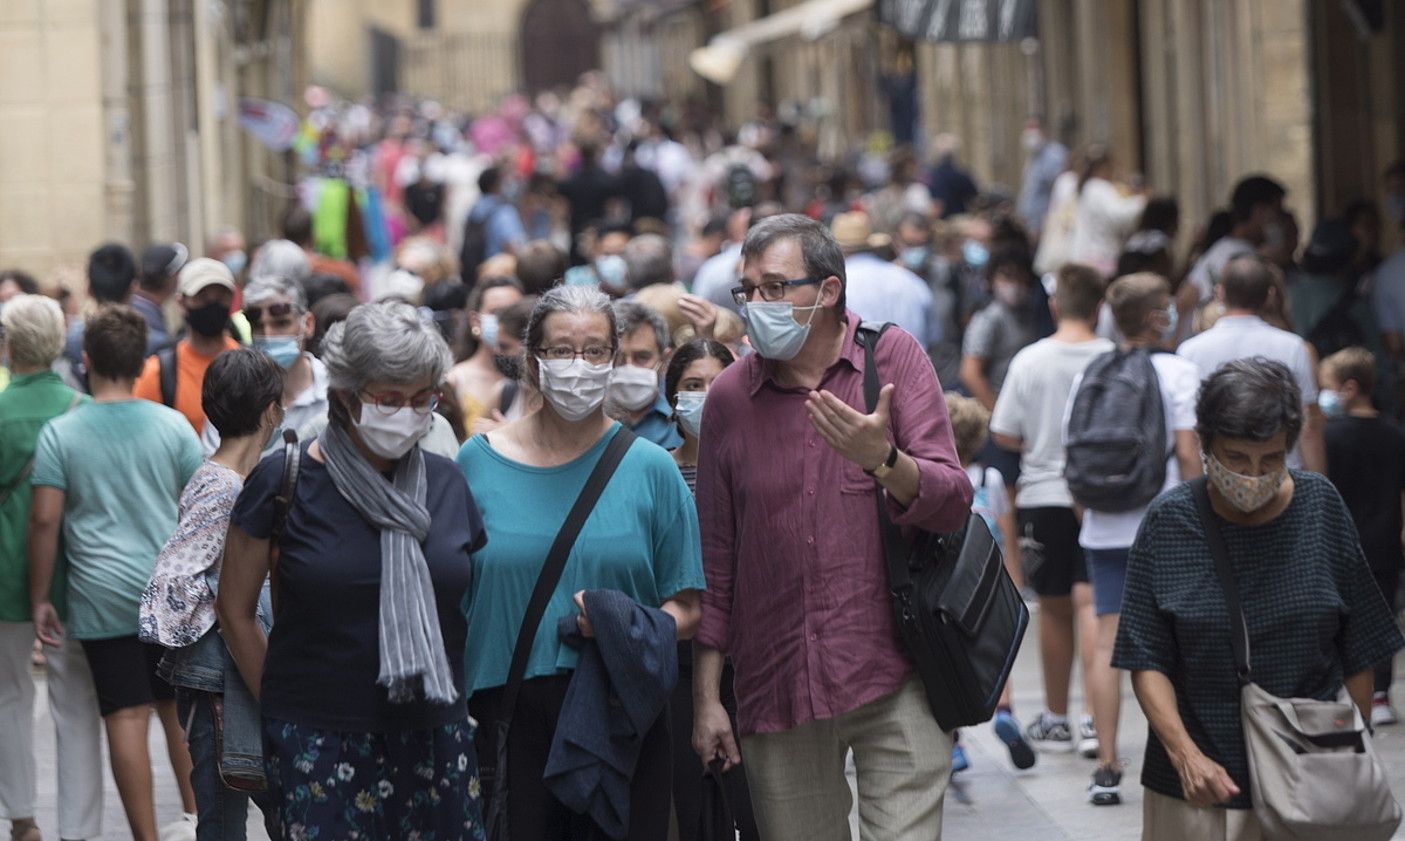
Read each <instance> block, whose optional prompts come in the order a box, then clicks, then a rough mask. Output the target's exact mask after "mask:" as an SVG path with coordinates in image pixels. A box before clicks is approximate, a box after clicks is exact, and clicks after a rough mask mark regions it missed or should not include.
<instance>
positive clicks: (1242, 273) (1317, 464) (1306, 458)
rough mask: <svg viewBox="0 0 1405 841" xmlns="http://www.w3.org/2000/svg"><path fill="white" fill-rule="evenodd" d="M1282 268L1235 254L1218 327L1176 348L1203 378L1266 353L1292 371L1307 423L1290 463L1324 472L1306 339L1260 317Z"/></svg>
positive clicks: (1224, 278)
mask: <svg viewBox="0 0 1405 841" xmlns="http://www.w3.org/2000/svg"><path fill="white" fill-rule="evenodd" d="M1275 271H1277V269H1276V268H1275V267H1274V266H1273V265H1271V264H1270V263H1268V262H1266V261H1265V260H1263V259H1262V258H1260V257H1258V256H1257V255H1246V256H1242V257H1235V258H1234V259H1233V260H1230V261H1229V262H1228V263H1226V264H1225V267H1224V270H1223V271H1222V272H1221V274H1220V285H1219V287H1218V291H1217V293H1216V294H1217V295H1218V297H1219V299H1220V302H1221V303H1222V304H1223V305H1224V315H1222V316H1220V318H1219V320H1218V321H1216V322H1215V326H1214V327H1211V328H1210V329H1209V330H1206V331H1205V332H1204V333H1201V334H1200V335H1198V336H1195V337H1193V338H1190V339H1187V340H1186V341H1185V342H1184V343H1183V344H1182V345H1181V346H1180V349H1179V350H1178V351H1177V353H1179V354H1180V355H1181V356H1183V357H1185V358H1186V359H1189V360H1190V361H1191V362H1193V363H1195V367H1196V368H1198V369H1199V371H1200V377H1201V379H1204V378H1206V377H1209V376H1210V375H1211V374H1213V373H1214V372H1215V370H1216V369H1218V368H1219V367H1220V366H1221V365H1223V364H1225V363H1226V362H1233V361H1234V360H1236V359H1248V358H1251V357H1256V356H1261V357H1264V358H1266V359H1272V360H1274V361H1277V362H1281V363H1283V364H1284V365H1286V366H1287V367H1288V370H1289V371H1292V372H1293V379H1294V380H1296V381H1297V384H1298V389H1299V390H1300V391H1301V392H1302V401H1303V406H1304V407H1305V410H1304V423H1303V431H1302V436H1301V437H1300V438H1299V439H1298V446H1297V448H1296V449H1294V450H1293V452H1291V453H1289V454H1288V466H1289V467H1292V468H1299V469H1303V470H1311V471H1314V472H1317V473H1321V472H1323V470H1325V469H1326V465H1327V456H1326V450H1325V448H1324V444H1323V442H1322V427H1323V424H1324V421H1323V418H1322V411H1321V410H1320V409H1318V408H1317V374H1316V372H1315V371H1314V365H1313V363H1312V360H1311V358H1310V357H1309V356H1308V348H1307V344H1306V343H1304V342H1303V340H1302V338H1301V337H1299V336H1298V335H1296V334H1294V333H1289V332H1288V331H1287V330H1280V329H1278V328H1277V327H1274V326H1272V325H1270V324H1269V323H1268V322H1266V321H1264V320H1263V318H1261V317H1260V316H1259V313H1260V312H1261V311H1262V310H1263V309H1264V307H1265V305H1267V304H1268V303H1269V294H1270V290H1271V289H1272V288H1273V287H1274V272H1275Z"/></svg>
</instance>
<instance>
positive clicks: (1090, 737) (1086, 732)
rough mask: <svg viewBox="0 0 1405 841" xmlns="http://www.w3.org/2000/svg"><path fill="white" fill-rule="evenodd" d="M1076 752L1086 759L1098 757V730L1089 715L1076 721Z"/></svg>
mask: <svg viewBox="0 0 1405 841" xmlns="http://www.w3.org/2000/svg"><path fill="white" fill-rule="evenodd" d="M1078 752H1079V753H1080V754H1081V755H1083V756H1085V757H1087V758H1088V759H1097V758H1098V730H1097V728H1096V727H1094V726H1093V717H1092V716H1091V715H1085V716H1083V718H1081V719H1080V720H1079V721H1078Z"/></svg>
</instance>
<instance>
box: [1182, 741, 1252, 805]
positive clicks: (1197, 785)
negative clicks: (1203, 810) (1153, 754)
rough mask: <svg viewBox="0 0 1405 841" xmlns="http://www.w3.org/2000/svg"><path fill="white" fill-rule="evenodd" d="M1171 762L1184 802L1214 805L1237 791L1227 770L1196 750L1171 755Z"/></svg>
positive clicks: (1237, 787) (1224, 800)
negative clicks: (1177, 776) (1183, 794)
mask: <svg viewBox="0 0 1405 841" xmlns="http://www.w3.org/2000/svg"><path fill="white" fill-rule="evenodd" d="M1171 764H1172V765H1174V766H1175V768H1176V773H1177V774H1178V775H1180V778H1181V789H1182V790H1183V791H1184V792H1185V799H1186V802H1188V803H1191V804H1192V805H1195V806H1203V807H1209V806H1214V805H1215V804H1217V803H1225V802H1227V801H1228V800H1229V799H1230V798H1231V797H1233V796H1235V795H1236V794H1238V793H1239V786H1237V785H1235V784H1234V780H1232V779H1230V778H1229V772H1228V771H1226V770H1225V769H1224V767H1223V766H1221V765H1220V764H1219V763H1218V762H1216V761H1214V760H1213V759H1211V758H1210V757H1208V756H1206V755H1205V754H1203V753H1201V752H1200V751H1198V750H1194V751H1189V752H1187V753H1184V754H1182V755H1180V756H1173V757H1171Z"/></svg>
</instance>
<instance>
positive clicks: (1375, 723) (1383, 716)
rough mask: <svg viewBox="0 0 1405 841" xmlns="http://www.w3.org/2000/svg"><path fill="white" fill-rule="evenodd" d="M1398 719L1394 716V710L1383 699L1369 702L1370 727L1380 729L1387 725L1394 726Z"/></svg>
mask: <svg viewBox="0 0 1405 841" xmlns="http://www.w3.org/2000/svg"><path fill="white" fill-rule="evenodd" d="M1399 721H1400V717H1399V716H1397V715H1396V714H1395V708H1394V707H1392V706H1391V705H1390V702H1389V701H1387V700H1385V699H1380V700H1377V701H1372V702H1371V726H1372V727H1382V726H1385V725H1389V724H1396V723H1397V722H1399Z"/></svg>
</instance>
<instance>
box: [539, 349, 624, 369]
mask: <svg viewBox="0 0 1405 841" xmlns="http://www.w3.org/2000/svg"><path fill="white" fill-rule="evenodd" d="M532 352H533V353H534V354H535V355H536V357H537V358H538V359H545V360H547V361H548V362H564V361H566V360H569V359H575V358H576V357H577V356H579V357H580V358H581V359H584V360H585V361H586V362H588V363H589V364H591V365H604V364H605V363H607V362H610V361H612V360H613V359H614V358H615V349H614V348H613V347H610V346H609V345H595V346H593V347H588V348H585V349H584V350H576V349H575V348H573V347H567V346H566V345H557V346H555V347H539V348H536V349H534V350H533V351H532Z"/></svg>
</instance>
